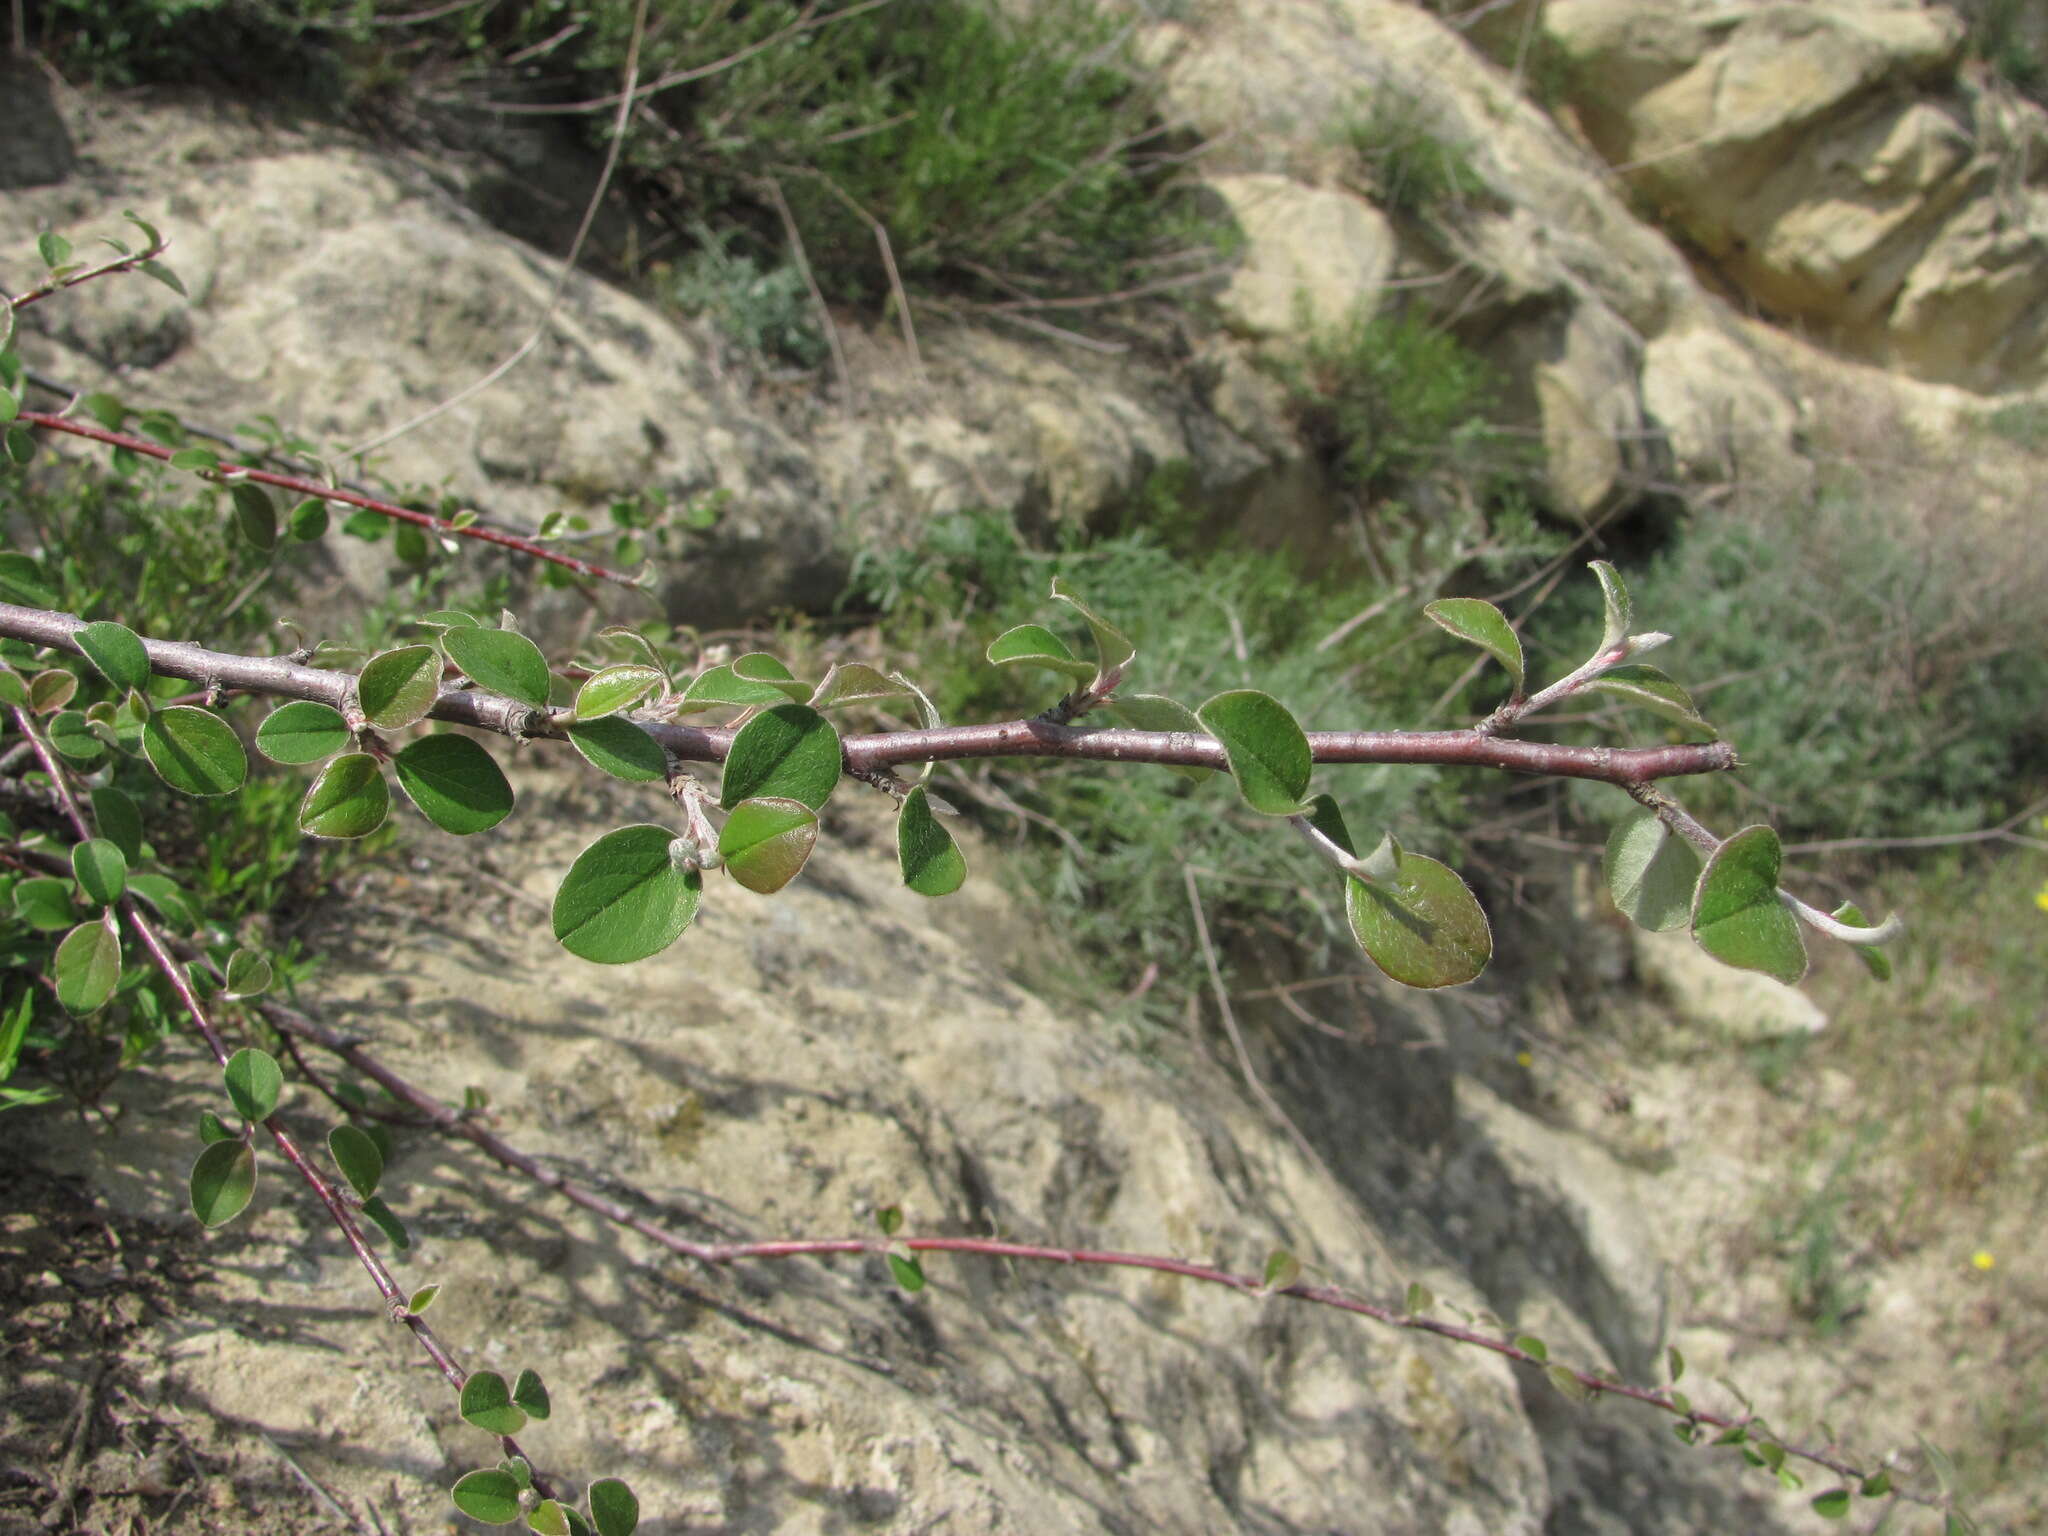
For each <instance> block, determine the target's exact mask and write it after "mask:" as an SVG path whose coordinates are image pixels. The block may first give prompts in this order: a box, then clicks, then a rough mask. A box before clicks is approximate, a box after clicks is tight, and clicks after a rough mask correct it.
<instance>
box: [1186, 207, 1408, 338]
mask: <svg viewBox="0 0 2048 1536" xmlns="http://www.w3.org/2000/svg"><path fill="white" fill-rule="evenodd" d="M1208 184H1209V186H1211V187H1212V188H1214V189H1215V190H1216V191H1217V192H1219V193H1220V194H1222V197H1223V199H1224V201H1225V202H1226V203H1227V204H1228V205H1229V207H1230V211H1231V213H1232V215H1233V216H1234V217H1235V218H1236V220H1237V223H1238V227H1239V228H1240V229H1242V230H1243V231H1244V242H1245V243H1244V250H1243V252H1242V254H1241V255H1240V257H1239V259H1238V263H1237V268H1236V270H1235V271H1234V272H1232V274H1231V277H1230V286H1229V287H1228V288H1226V289H1225V290H1224V291H1223V293H1222V294H1221V295H1219V297H1218V298H1217V301H1216V302H1217V304H1218V305H1219V306H1220V307H1221V309H1222V311H1223V317H1224V322H1225V324H1227V325H1229V326H1231V327H1232V328H1233V329H1235V330H1237V331H1238V332H1240V333H1241V334H1243V335H1246V336H1251V337H1256V338H1271V337H1276V336H1278V337H1288V338H1298V337H1299V335H1300V333H1301V332H1302V331H1303V330H1304V328H1305V327H1312V326H1318V325H1319V326H1323V327H1331V326H1338V325H1342V324H1344V323H1345V322H1346V321H1347V320H1350V319H1353V318H1354V317H1355V318H1358V319H1364V318H1366V317H1368V316H1370V315H1371V313H1372V311H1373V309H1374V308H1375V307H1376V306H1377V304H1378V303H1379V300H1380V297H1381V293H1382V291H1383V289H1384V287H1385V284H1386V281H1387V278H1388V276H1389V275H1390V274H1391V272H1392V269H1393V265H1394V255H1395V250H1394V229H1393V226H1392V225H1391V224H1390V223H1389V222H1388V221H1387V218H1386V216H1385V215H1384V214H1382V213H1381V212H1380V211H1379V210H1378V209H1376V208H1374V207H1373V206H1372V205H1371V204H1370V203H1367V202H1365V201H1364V200H1363V199H1361V198H1358V197H1354V196H1352V195H1351V194H1350V193H1348V192H1342V191H1331V190H1325V189H1323V188H1319V187H1306V186H1303V185H1301V184H1300V183H1299V182H1296V181H1291V180H1289V179H1288V178H1287V177H1285V176H1273V175H1245V176H1217V177H1212V178H1211V179H1210V181H1209V183H1208Z"/></svg>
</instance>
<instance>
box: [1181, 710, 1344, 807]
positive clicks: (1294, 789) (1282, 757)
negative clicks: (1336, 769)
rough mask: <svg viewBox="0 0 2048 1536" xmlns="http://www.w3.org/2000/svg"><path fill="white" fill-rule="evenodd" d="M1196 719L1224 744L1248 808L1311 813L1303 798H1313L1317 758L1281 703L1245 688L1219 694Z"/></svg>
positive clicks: (1196, 714) (1199, 712) (1197, 712)
mask: <svg viewBox="0 0 2048 1536" xmlns="http://www.w3.org/2000/svg"><path fill="white" fill-rule="evenodd" d="M1195 717H1196V718H1197V719H1198V720H1200V721H1201V723H1202V728H1203V729H1204V730H1206V731H1207V732H1208V733H1209V734H1210V735H1211V736H1214V737H1215V738H1216V739H1217V740H1218V741H1220V742H1222V743H1223V751H1224V755H1225V756H1227V757H1228V758H1229V759H1230V776H1231V777H1232V778H1234V779H1236V780H1237V788H1238V793H1239V794H1241V795H1243V796H1244V800H1245V804H1247V805H1249V806H1250V807H1251V808H1252V809H1253V810H1255V811H1258V812H1260V813H1261V814H1262V815H1266V816H1293V815H1298V814H1299V813H1300V812H1301V811H1303V810H1305V809H1307V807H1306V806H1305V805H1304V804H1303V803H1302V798H1301V797H1302V796H1303V795H1305V794H1306V793H1308V780H1309V773H1310V771H1311V770H1312V769H1313V768H1314V767H1315V759H1314V758H1313V757H1312V756H1311V754H1310V752H1309V746H1308V737H1307V736H1305V735H1303V734H1302V729H1301V727H1300V726H1299V725H1297V724H1295V721H1294V716H1293V715H1291V714H1289V713H1288V712H1287V708H1286V706H1285V705H1283V704H1282V703H1281V702H1280V701H1279V700H1278V699H1276V698H1274V697H1273V696H1272V695H1271V694H1266V693H1260V692H1258V691H1257V690H1256V689H1253V688H1241V689H1238V690H1236V691H1234V692H1231V693H1219V694H1217V695H1216V697H1215V698H1213V699H1211V700H1210V701H1209V702H1208V703H1206V704H1204V705H1203V706H1202V707H1201V708H1200V709H1198V710H1196V711H1195Z"/></svg>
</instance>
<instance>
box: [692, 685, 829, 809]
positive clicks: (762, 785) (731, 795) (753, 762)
mask: <svg viewBox="0 0 2048 1536" xmlns="http://www.w3.org/2000/svg"><path fill="white" fill-rule="evenodd" d="M839 767H840V754H839V733H838V732H837V731H835V730H833V729H832V722H831V721H829V720H827V719H826V718H825V717H824V716H823V715H821V714H819V713H818V712H817V711H816V710H815V709H812V708H811V707H810V706H809V705H807V704H778V705H776V706H775V707H774V708H773V709H765V710H763V711H762V712H761V713H760V714H758V715H756V716H754V718H753V719H751V720H749V721H748V722H747V723H746V724H745V725H743V726H741V727H740V728H739V731H738V733H737V734H736V735H734V737H733V739H732V746H731V747H730V748H729V749H728V751H727V753H726V758H725V774H724V777H723V778H722V779H721V780H720V783H719V804H720V805H721V806H723V807H724V808H725V809H726V810H731V809H732V808H733V807H734V806H736V805H738V804H739V803H740V802H741V801H742V800H775V799H784V800H801V801H802V802H803V803H804V804H805V805H808V806H809V807H810V808H811V809H812V810H814V811H816V810H822V809H823V808H824V805H825V802H826V800H828V799H830V798H831V795H832V790H833V787H834V786H835V785H837V784H838V782H839Z"/></svg>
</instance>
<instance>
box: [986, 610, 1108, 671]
mask: <svg viewBox="0 0 2048 1536" xmlns="http://www.w3.org/2000/svg"><path fill="white" fill-rule="evenodd" d="M987 654H988V659H989V661H990V662H991V663H992V664H993V665H995V666H998V667H1016V666H1023V667H1043V668H1044V669H1045V670H1046V671H1048V672H1057V673H1058V674H1059V675H1060V676H1062V677H1065V678H1069V679H1071V680H1072V681H1074V682H1076V683H1085V682H1087V681H1088V680H1089V679H1090V678H1092V677H1093V676H1094V675H1095V668H1094V667H1092V666H1090V665H1089V664H1088V663H1087V662H1085V661H1083V660H1081V659H1080V658H1079V657H1078V656H1076V655H1075V654H1074V653H1073V652H1072V651H1070V650H1068V649H1067V643H1066V641H1064V640H1062V639H1061V638H1060V637H1059V636H1058V635H1056V634H1054V633H1053V632H1052V631H1051V630H1049V629H1047V628H1046V627H1045V626H1044V625H1042V624H1019V625H1018V626H1017V627H1016V628H1015V629H1006V630H1004V631H1003V632H1002V633H1001V634H1000V635H997V636H996V637H995V639H993V640H991V641H990V642H989V645H988V653H987Z"/></svg>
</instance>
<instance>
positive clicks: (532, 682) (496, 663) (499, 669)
mask: <svg viewBox="0 0 2048 1536" xmlns="http://www.w3.org/2000/svg"><path fill="white" fill-rule="evenodd" d="M441 644H442V645H443V646H444V647H446V648H447V651H448V659H449V660H450V661H452V662H454V663H455V665H456V666H458V667H460V668H462V670H463V672H464V673H465V674H467V675H468V677H469V680H470V681H471V682H473V683H475V684H476V685H477V687H479V688H485V689H488V690H489V691H490V692H492V693H502V694H504V695H505V696H506V697H507V698H512V699H517V700H519V702H520V703H522V704H531V705H532V706H533V707H534V708H535V709H545V708H546V707H547V702H548V683H549V673H548V659H547V657H545V656H543V655H542V654H541V650H540V647H539V646H537V645H535V644H534V643H533V642H532V641H531V640H529V639H527V638H526V636H524V635H522V634H520V633H518V632H517V631H516V630H510V629H478V628H471V627H457V628H451V629H449V630H447V631H445V632H444V633H443V634H442V636H441Z"/></svg>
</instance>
